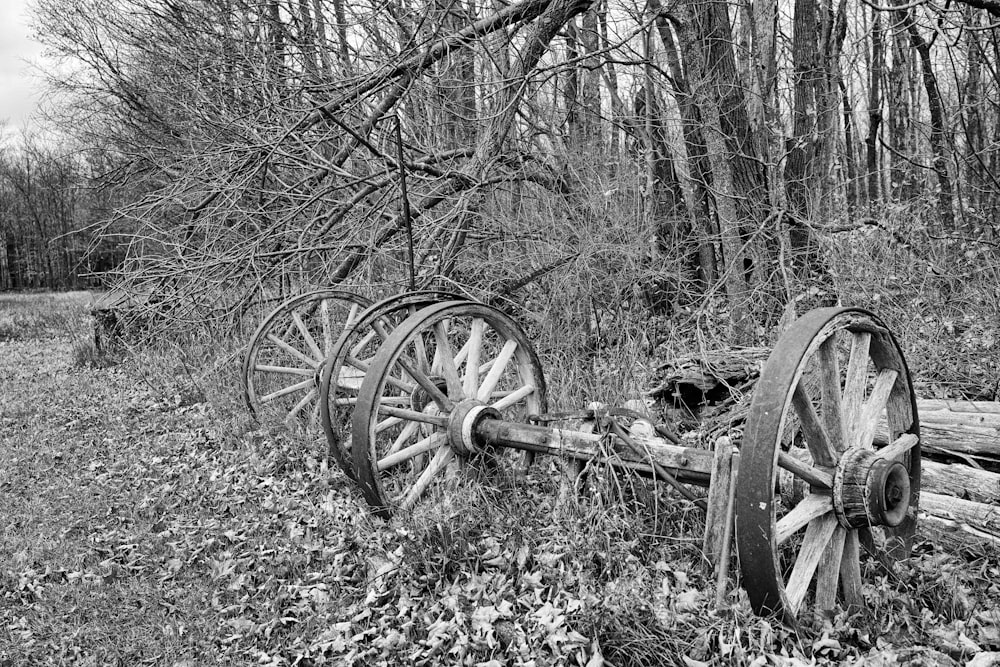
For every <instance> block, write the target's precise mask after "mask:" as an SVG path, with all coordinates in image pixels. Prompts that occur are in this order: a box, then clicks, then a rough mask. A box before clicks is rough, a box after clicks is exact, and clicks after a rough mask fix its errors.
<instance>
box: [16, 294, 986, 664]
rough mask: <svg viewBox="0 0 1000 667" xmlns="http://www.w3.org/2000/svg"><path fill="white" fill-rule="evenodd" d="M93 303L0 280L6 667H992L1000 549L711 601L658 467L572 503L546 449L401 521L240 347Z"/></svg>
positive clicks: (691, 531)
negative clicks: (357, 486) (807, 595)
mask: <svg viewBox="0 0 1000 667" xmlns="http://www.w3.org/2000/svg"><path fill="white" fill-rule="evenodd" d="M90 298H91V295H88V294H85V293H74V294H65V295H53V294H34V295H19V296H0V432H2V441H0V531H2V537H0V666H2V667H15V666H17V667H19V666H21V665H46V664H54V665H166V666H171V667H190V666H193V665H216V664H220V665H322V664H329V665H342V664H345V665H352V664H357V665H378V664H384V665H404V664H415V665H431V664H444V665H452V664H461V665H480V666H483V667H486V666H490V667H493V666H500V665H538V666H540V665H564V664H565V665H586V666H587V667H598V666H599V665H602V664H607V665H614V666H626V665H659V664H677V665H687V666H698V665H706V664H709V665H729V664H734V665H766V664H775V665H805V664H842V663H848V664H854V665H865V664H871V665H890V664H924V665H949V664H975V665H976V666H977V667H982V665H989V664H998V663H997V662H988V661H987V660H989V659H990V654H989V652H990V651H1000V615H998V611H997V607H998V605H1000V556H998V555H997V554H995V553H993V554H985V553H957V552H954V553H953V552H950V551H948V550H947V549H946V546H947V545H935V544H931V543H922V544H920V545H918V548H917V553H916V555H915V557H914V558H913V559H911V560H910V561H909V562H907V563H902V564H899V565H898V566H897V567H896V568H895V569H894V570H892V571H883V572H881V573H875V574H874V575H873V576H871V577H869V579H867V581H866V586H865V590H864V595H865V598H866V601H867V603H868V608H867V609H866V610H865V611H863V612H861V613H859V614H855V615H853V616H850V617H848V616H846V615H843V614H842V615H840V616H837V617H834V618H826V619H816V620H815V622H811V623H806V624H804V626H803V627H802V628H801V629H799V630H798V631H797V632H796V631H792V630H790V629H788V628H785V627H783V626H782V625H781V624H780V623H778V622H777V621H775V620H774V619H760V618H757V617H755V616H753V615H752V614H751V613H750V611H749V607H748V605H747V603H746V601H745V597H744V595H743V594H742V592H740V591H739V590H738V589H737V590H736V591H734V592H732V593H730V596H729V601H730V603H731V605H732V608H731V609H730V610H727V611H722V612H719V611H716V610H714V609H713V600H714V584H713V583H712V582H713V574H712V572H711V570H710V569H709V568H708V567H707V566H706V564H705V562H704V560H703V558H702V556H701V552H700V541H701V539H700V538H701V532H702V530H703V528H704V526H703V524H702V519H701V518H700V515H699V513H698V512H697V511H696V510H694V509H693V507H692V506H691V505H689V504H687V503H685V502H680V501H678V500H676V498H674V497H672V496H670V495H669V494H668V493H667V492H666V491H664V490H663V489H662V488H652V487H650V486H648V485H646V484H645V483H643V482H640V481H635V480H626V481H625V482H622V481H621V480H617V481H615V483H612V481H614V480H611V481H608V482H607V483H605V484H603V485H601V486H600V488H599V489H598V491H599V493H597V494H596V495H595V496H594V497H592V498H587V499H581V500H577V501H571V502H565V503H558V502H557V498H558V497H559V489H558V476H557V475H556V474H555V472H554V469H553V467H552V464H551V463H548V464H545V463H543V464H542V465H539V466H536V467H535V470H534V471H533V472H532V473H531V475H529V477H528V479H526V480H515V479H509V478H504V477H500V478H491V479H486V480H478V481H475V482H470V483H468V484H466V485H464V486H461V487H459V488H457V489H456V490H455V491H454V493H453V495H451V496H449V497H448V498H447V499H446V502H437V503H429V504H426V505H421V506H420V507H419V509H418V510H417V511H415V512H414V513H413V515H412V516H406V517H400V518H397V519H394V520H393V521H391V522H389V523H385V522H382V521H380V520H378V519H375V518H373V517H371V516H370V515H369V513H368V512H367V511H366V509H365V507H364V505H363V502H362V501H361V499H360V496H359V494H357V493H356V492H355V490H354V489H353V488H352V486H351V485H350V484H349V483H348V482H347V480H346V479H345V478H344V477H343V476H342V475H340V474H339V473H337V474H334V473H330V472H329V471H326V470H325V467H324V465H323V464H322V463H321V460H320V459H321V456H320V452H321V446H320V445H319V444H317V443H315V442H309V441H303V440H301V439H299V438H296V437H293V436H292V435H291V434H289V433H287V432H285V431H283V430H281V429H279V428H274V427H269V426H259V425H256V424H254V423H253V422H251V421H250V420H249V418H248V417H247V416H246V414H245V412H244V411H243V409H242V407H241V405H240V403H239V384H238V381H237V376H236V372H235V370H234V367H235V366H236V364H234V363H233V360H234V359H235V358H236V354H237V353H238V350H239V344H240V342H239V341H237V342H233V343H231V344H229V346H228V347H227V346H226V344H223V343H218V342H215V343H213V344H207V343H205V342H203V341H201V342H199V341H188V342H187V343H186V344H183V345H182V344H162V345H161V346H159V347H156V348H144V349H136V350H132V351H130V352H129V353H128V354H126V353H120V354H118V355H117V356H116V357H113V358H109V357H105V356H102V355H99V354H97V352H96V351H95V350H94V349H93V345H92V343H91V342H90V331H91V323H90V320H89V316H88V308H87V304H88V301H89V299H90ZM977 655H978V657H976V656H977ZM996 657H998V656H994V658H996ZM974 659H975V660H979V662H970V661H973V660H974Z"/></svg>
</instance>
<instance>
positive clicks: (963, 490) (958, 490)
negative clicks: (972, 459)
mask: <svg viewBox="0 0 1000 667" xmlns="http://www.w3.org/2000/svg"><path fill="white" fill-rule="evenodd" d="M921 480H922V486H923V488H924V489H926V490H928V491H930V492H932V493H939V494H941V495H945V496H954V497H956V498H963V499H965V500H972V501H974V502H977V503H994V504H996V505H1000V474H998V473H995V472H990V471H988V470H981V469H979V468H974V467H972V466H968V465H962V464H960V463H939V462H937V461H931V460H928V459H923V460H922V461H921Z"/></svg>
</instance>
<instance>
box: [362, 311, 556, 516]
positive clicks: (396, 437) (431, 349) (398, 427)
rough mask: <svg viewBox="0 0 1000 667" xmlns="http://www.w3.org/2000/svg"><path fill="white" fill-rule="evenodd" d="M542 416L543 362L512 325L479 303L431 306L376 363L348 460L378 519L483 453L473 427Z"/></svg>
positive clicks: (395, 336)
mask: <svg viewBox="0 0 1000 667" xmlns="http://www.w3.org/2000/svg"><path fill="white" fill-rule="evenodd" d="M545 409H546V400H545V380H544V378H543V376H542V369H541V366H540V364H539V362H538V357H537V356H536V355H535V352H534V350H533V348H532V346H531V343H530V342H529V341H528V339H527V336H525V334H524V332H523V331H522V330H521V329H520V327H519V326H518V325H517V323H516V322H514V321H513V320H512V319H511V318H510V317H508V316H507V315H505V314H503V313H502V312H500V311H499V310H497V309H495V308H492V307H490V306H486V305H484V304H479V303H469V302H457V301H452V302H446V303H440V304H435V305H433V306H428V307H427V308H424V309H422V310H420V311H418V312H416V313H415V314H413V315H411V316H410V317H408V318H407V319H406V320H405V321H404V322H403V323H402V324H400V325H399V327H397V328H396V329H395V330H394V331H393V332H392V334H391V335H390V336H389V338H388V339H387V340H386V341H385V343H384V344H383V345H382V347H381V348H380V349H379V351H378V353H377V354H376V355H375V358H374V359H373V360H372V363H371V367H370V370H369V371H368V373H367V374H366V375H365V380H364V383H363V384H362V385H361V390H360V392H359V393H358V401H357V406H356V408H355V410H354V416H353V418H352V422H351V439H352V456H353V459H354V463H355V466H356V468H357V472H358V478H359V479H358V481H359V482H360V485H361V489H362V491H363V493H364V496H365V499H366V500H367V501H368V503H369V504H370V505H371V506H372V507H373V508H375V512H376V514H378V515H379V516H383V517H387V516H389V514H390V513H391V512H392V510H393V509H394V508H397V507H398V508H402V509H409V508H411V507H412V506H413V505H414V503H415V502H416V501H417V500H418V499H419V498H420V497H421V496H422V495H424V494H425V493H427V492H428V491H429V490H430V489H432V488H434V487H435V486H437V485H438V484H440V483H441V482H442V481H444V479H445V478H446V477H447V475H446V474H445V473H446V471H447V470H448V469H449V467H450V466H449V463H450V462H451V461H453V460H455V459H459V460H462V459H468V458H469V457H471V456H474V455H476V454H478V453H480V452H481V451H482V450H483V449H484V448H485V447H486V445H485V443H482V442H472V441H473V440H474V438H473V437H472V434H473V433H474V432H475V429H474V426H475V423H476V420H477V419H480V418H482V417H494V418H496V417H500V416H502V417H503V418H504V420H507V421H524V420H525V419H526V418H527V416H528V415H531V414H539V413H542V412H544V411H545Z"/></svg>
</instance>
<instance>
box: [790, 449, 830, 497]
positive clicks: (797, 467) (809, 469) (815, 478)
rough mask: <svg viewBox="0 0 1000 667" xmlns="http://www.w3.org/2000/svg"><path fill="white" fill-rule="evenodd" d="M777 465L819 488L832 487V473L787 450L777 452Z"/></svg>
mask: <svg viewBox="0 0 1000 667" xmlns="http://www.w3.org/2000/svg"><path fill="white" fill-rule="evenodd" d="M778 465H779V466H781V467H782V468H784V469H785V470H787V471H788V472H790V473H792V474H794V475H796V476H797V477H798V478H799V479H804V480H805V481H807V482H809V483H810V484H811V485H813V486H816V487H819V488H821V489H832V488H833V475H831V474H830V473H828V472H825V471H823V470H820V469H819V468H814V467H813V466H811V465H809V464H808V463H806V462H805V461H800V460H799V459H797V458H795V457H794V456H792V455H791V454H789V453H787V452H779V453H778Z"/></svg>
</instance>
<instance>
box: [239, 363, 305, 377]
mask: <svg viewBox="0 0 1000 667" xmlns="http://www.w3.org/2000/svg"><path fill="white" fill-rule="evenodd" d="M253 369H254V370H255V371H260V372H262V373H280V374H282V375H304V376H307V377H312V376H313V373H315V372H316V371H314V370H311V369H309V368H290V367H288V366H268V365H266V364H257V365H256V366H254V367H253Z"/></svg>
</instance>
